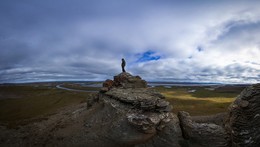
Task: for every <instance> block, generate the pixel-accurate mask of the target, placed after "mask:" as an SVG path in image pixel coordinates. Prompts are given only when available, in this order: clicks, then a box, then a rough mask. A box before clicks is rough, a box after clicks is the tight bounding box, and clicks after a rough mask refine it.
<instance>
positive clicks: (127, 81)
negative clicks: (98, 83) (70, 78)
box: [86, 72, 184, 146]
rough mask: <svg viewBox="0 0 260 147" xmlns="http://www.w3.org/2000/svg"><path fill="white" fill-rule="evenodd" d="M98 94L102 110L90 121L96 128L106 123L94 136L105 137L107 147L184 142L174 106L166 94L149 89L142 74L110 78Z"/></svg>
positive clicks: (104, 141)
mask: <svg viewBox="0 0 260 147" xmlns="http://www.w3.org/2000/svg"><path fill="white" fill-rule="evenodd" d="M104 88H105V89H104ZM97 97H98V100H99V101H98V103H97V104H95V105H93V107H97V106H98V105H102V109H100V110H98V111H95V114H94V115H93V116H91V117H90V118H89V119H88V120H86V123H87V124H93V125H95V127H94V126H92V127H94V128H96V127H98V126H96V125H101V124H104V123H105V125H104V126H102V125H101V126H102V133H99V132H97V133H96V134H95V135H93V134H92V135H91V136H99V137H100V139H102V138H105V139H104V140H102V141H103V143H102V144H105V146H180V143H181V142H182V141H184V139H183V138H182V133H181V129H180V127H179V121H178V118H177V116H176V115H174V114H173V113H171V110H172V106H171V105H170V104H169V102H167V101H166V100H165V98H164V96H163V95H161V94H160V93H158V92H156V91H154V90H151V89H150V88H147V84H146V82H145V81H144V80H142V79H141V78H140V77H139V76H132V75H131V74H129V73H125V72H123V73H121V74H119V75H117V76H115V77H114V80H106V81H105V83H104V84H103V88H102V89H101V92H100V93H99V94H98V96H97ZM91 109H94V108H91ZM101 117H102V118H101ZM102 120H105V121H102ZM93 122H95V123H93ZM90 132H94V131H90ZM90 144H92V145H94V146H96V145H101V144H97V142H90Z"/></svg>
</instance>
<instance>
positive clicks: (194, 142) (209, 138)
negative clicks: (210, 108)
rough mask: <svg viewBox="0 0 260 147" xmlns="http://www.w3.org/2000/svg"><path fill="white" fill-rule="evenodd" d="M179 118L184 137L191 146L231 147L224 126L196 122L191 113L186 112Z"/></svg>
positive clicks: (179, 115) (181, 112)
mask: <svg viewBox="0 0 260 147" xmlns="http://www.w3.org/2000/svg"><path fill="white" fill-rule="evenodd" d="M178 117H179V120H180V127H181V129H182V134H183V137H184V138H185V139H186V140H189V145H190V146H211V147H228V146H229V145H230V140H229V135H228V133H227V132H226V130H225V129H224V127H223V126H221V125H218V124H215V123H211V122H209V121H207V122H203V123H202V122H200V123H198V122H195V121H194V120H192V118H191V116H190V115H189V113H187V112H184V111H180V112H179V113H178ZM209 120H210V119H209ZM209 143H210V144H209Z"/></svg>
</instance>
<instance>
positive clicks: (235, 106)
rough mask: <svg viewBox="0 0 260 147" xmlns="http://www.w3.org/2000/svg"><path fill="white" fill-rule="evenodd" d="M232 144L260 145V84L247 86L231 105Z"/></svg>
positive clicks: (229, 120) (229, 118)
mask: <svg viewBox="0 0 260 147" xmlns="http://www.w3.org/2000/svg"><path fill="white" fill-rule="evenodd" d="M228 112H229V117H228V119H227V122H226V128H227V130H228V132H229V133H230V138H231V142H232V146H250V147H257V146H260V84H255V85H252V86H250V87H248V88H246V89H245V90H244V91H242V92H241V94H240V95H239V96H238V97H237V98H236V100H235V101H234V102H233V103H232V104H231V105H230V107H229V111H228Z"/></svg>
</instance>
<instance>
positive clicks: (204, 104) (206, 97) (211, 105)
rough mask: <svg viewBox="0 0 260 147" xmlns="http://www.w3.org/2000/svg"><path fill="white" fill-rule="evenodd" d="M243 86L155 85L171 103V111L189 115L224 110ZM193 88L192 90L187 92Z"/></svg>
mask: <svg viewBox="0 0 260 147" xmlns="http://www.w3.org/2000/svg"><path fill="white" fill-rule="evenodd" d="M243 88H244V87H232V86H227V87H225V86H224V87H218V88H216V89H209V87H171V88H165V87H161V86H160V87H156V88H155V89H156V90H158V91H159V92H161V93H162V94H163V95H164V96H165V97H166V98H167V100H168V101H169V102H170V103H171V104H172V105H173V112H174V113H178V111H187V112H189V113H190V114H191V115H193V116H195V115H211V114H216V113H221V112H226V111H227V108H228V106H229V105H230V104H231V103H232V102H233V101H234V99H235V97H236V96H237V95H238V94H239V93H240V92H241V91H242V90H243ZM190 90H195V91H194V92H189V91H190Z"/></svg>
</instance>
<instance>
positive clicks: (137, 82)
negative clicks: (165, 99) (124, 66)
mask: <svg viewBox="0 0 260 147" xmlns="http://www.w3.org/2000/svg"><path fill="white" fill-rule="evenodd" d="M113 87H121V88H146V87H147V82H146V81H145V80H143V79H142V78H141V77H140V76H133V75H131V74H130V73H128V72H122V73H120V74H118V75H116V76H114V80H110V79H108V80H106V81H105V82H104V83H103V87H102V89H101V91H103V92H106V91H108V90H110V89H112V88H113Z"/></svg>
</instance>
